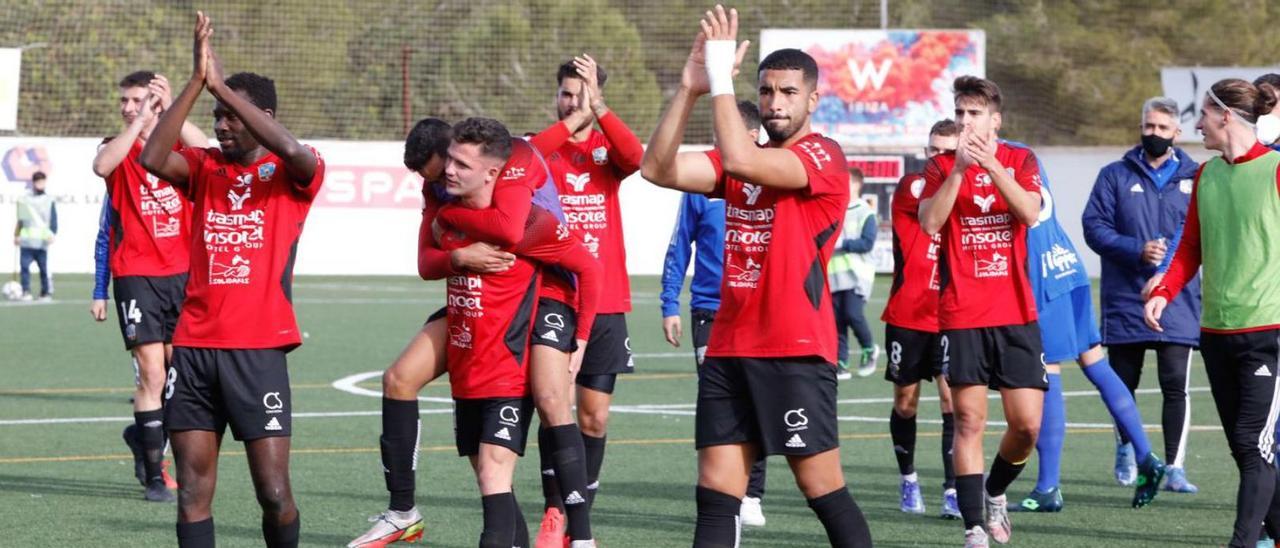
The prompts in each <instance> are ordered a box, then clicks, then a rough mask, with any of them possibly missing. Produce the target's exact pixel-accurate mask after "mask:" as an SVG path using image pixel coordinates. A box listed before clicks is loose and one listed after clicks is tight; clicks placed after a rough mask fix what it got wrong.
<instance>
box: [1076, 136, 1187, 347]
mask: <svg viewBox="0 0 1280 548" xmlns="http://www.w3.org/2000/svg"><path fill="white" fill-rule="evenodd" d="M1174 154H1176V155H1177V156H1176V157H1177V159H1178V165H1179V167H1178V171H1177V172H1176V173H1175V174H1174V176H1173V179H1172V180H1170V181H1169V183H1168V184H1166V185H1165V186H1164V188H1163V189H1160V190H1157V189H1156V186H1155V182H1154V181H1153V175H1152V174H1151V168H1150V167H1149V166H1147V164H1146V161H1145V160H1144V159H1143V153H1142V147H1141V146H1137V147H1134V148H1133V149H1132V150H1130V151H1129V152H1127V153H1125V155H1124V158H1123V159H1122V160H1119V161H1116V162H1112V163H1110V164H1108V165H1107V166H1106V167H1104V168H1102V171H1101V172H1099V173H1098V180H1097V182H1096V183H1094V185H1093V192H1092V193H1091V194H1090V195H1089V203H1088V204H1087V205H1086V206H1085V208H1084V215H1083V216H1082V218H1081V221H1082V222H1083V224H1084V239H1085V242H1086V243H1088V244H1089V248H1090V249H1092V250H1094V251H1095V252H1097V253H1098V255H1101V256H1102V342H1103V344H1129V343H1140V342H1171V343H1176V344H1185V345H1189V346H1199V344H1200V277H1199V276H1197V277H1196V278H1194V279H1192V280H1191V282H1190V283H1188V284H1187V285H1186V287H1184V288H1183V289H1182V293H1181V294H1180V295H1179V296H1178V298H1176V299H1174V300H1173V302H1172V303H1169V307H1168V308H1167V309H1165V312H1164V317H1163V318H1162V320H1161V324H1162V325H1163V326H1164V333H1157V332H1155V331H1152V330H1151V329H1149V328H1147V325H1146V323H1144V322H1143V320H1142V287H1143V286H1144V285H1146V283H1147V280H1148V279H1150V278H1151V276H1153V275H1154V274H1155V273H1156V272H1157V270H1158V267H1156V266H1152V265H1149V264H1145V263H1143V262H1142V259H1141V256H1142V246H1143V245H1144V244H1145V243H1146V242H1148V241H1150V240H1155V239H1158V238H1165V239H1166V240H1168V241H1169V242H1171V244H1172V245H1170V246H1169V251H1170V253H1169V254H1168V255H1172V254H1173V252H1174V251H1175V250H1176V247H1175V246H1176V245H1177V242H1178V240H1179V239H1180V236H1181V233H1182V224H1183V222H1185V221H1186V218H1187V207H1188V206H1190V204H1191V185H1192V181H1193V180H1194V179H1195V176H1196V171H1197V170H1198V169H1199V167H1200V166H1199V164H1197V163H1196V161H1195V160H1192V159H1191V157H1190V156H1187V154H1186V153H1185V152H1183V151H1182V150H1181V149H1176V148H1175V149H1174ZM1167 262H1168V261H1167V260H1166V263H1167Z"/></svg>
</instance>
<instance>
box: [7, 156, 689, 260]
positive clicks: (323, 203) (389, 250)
mask: <svg viewBox="0 0 1280 548" xmlns="http://www.w3.org/2000/svg"><path fill="white" fill-rule="evenodd" d="M99 143H101V139H92V138H38V137H0V231H9V230H11V229H12V227H13V226H14V224H15V222H16V211H17V210H16V203H17V199H18V197H19V196H21V195H22V194H23V193H25V192H27V191H28V188H29V187H30V183H31V175H32V174H34V173H35V172H36V171H43V172H45V173H46V174H47V175H48V177H49V179H48V187H47V188H48V192H49V193H50V194H52V195H53V196H54V197H55V199H56V200H57V204H58V205H57V208H58V235H57V239H56V240H55V242H54V244H53V246H52V247H51V248H50V250H49V267H50V270H52V271H53V272H54V273H55V274H57V273H90V272H93V242H94V238H95V237H96V236H97V230H98V216H99V214H100V213H101V208H102V200H103V195H104V193H105V185H104V183H103V181H102V179H101V178H99V177H98V176H97V175H94V173H93V170H92V167H91V166H92V163H93V158H94V155H95V154H96V153H97V149H98V144H99ZM307 144H309V145H311V146H313V147H315V148H316V150H318V151H320V154H321V155H322V156H323V157H324V159H325V162H326V165H327V170H328V171H327V173H326V175H325V182H324V186H323V188H322V189H321V192H320V195H319V196H318V197H317V198H316V201H315V203H314V205H313V206H312V208H311V213H310V214H309V215H308V217H307V226H306V228H305V230H303V234H302V241H301V243H300V244H299V249H298V261H297V265H296V267H295V270H294V272H295V273H296V274H329V275H378V274H387V275H408V276H412V275H416V274H417V245H418V226H419V221H420V220H421V218H422V215H421V211H422V197H421V196H422V194H421V193H422V181H421V178H419V177H418V176H417V175H416V174H414V173H411V172H409V170H407V169H405V167H404V165H403V163H402V159H403V157H404V144H403V143H401V142H391V141H381V142H351V141H309V142H308V143H307ZM701 148H705V147H701ZM621 200H622V216H623V230H624V233H625V236H626V245H627V268H628V270H629V272H630V273H631V274H660V273H661V272H662V260H663V256H664V255H665V253H666V249H667V243H668V241H669V240H670V237H671V229H672V227H673V226H674V223H675V217H676V211H677V209H678V208H679V203H680V194H679V193H678V192H675V191H671V190H666V189H662V188H658V187H655V186H653V185H651V184H648V183H646V182H645V181H643V180H642V179H640V177H639V174H636V175H633V176H632V177H630V178H629V179H627V180H626V181H625V182H624V183H623V185H622V191H621ZM0 253H5V254H7V255H3V257H6V258H7V257H16V253H17V249H16V248H15V246H14V244H13V239H12V238H0ZM15 263H16V259H12V260H4V261H0V272H13V271H14V270H16V264H15Z"/></svg>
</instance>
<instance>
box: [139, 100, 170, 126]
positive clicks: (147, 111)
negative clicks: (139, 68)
mask: <svg viewBox="0 0 1280 548" xmlns="http://www.w3.org/2000/svg"><path fill="white" fill-rule="evenodd" d="M161 112H164V106H163V103H162V99H161V97H160V96H159V95H157V94H156V92H155V91H152V92H151V93H148V94H147V98H146V99H143V100H142V108H141V109H138V117H137V118H135V119H134V121H135V122H136V123H138V124H142V125H141V126H140V127H143V128H146V127H148V126H149V125H151V123H153V122H155V120H156V119H157V118H159V117H160V113H161Z"/></svg>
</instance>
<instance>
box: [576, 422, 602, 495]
mask: <svg viewBox="0 0 1280 548" xmlns="http://www.w3.org/2000/svg"><path fill="white" fill-rule="evenodd" d="M606 437H607V436H600V437H598V438H597V437H595V436H588V435H586V434H583V435H582V448H583V450H584V451H585V452H586V455H587V504H595V502H596V491H598V490H599V489H600V468H602V467H603V466H604V444H605V438H606Z"/></svg>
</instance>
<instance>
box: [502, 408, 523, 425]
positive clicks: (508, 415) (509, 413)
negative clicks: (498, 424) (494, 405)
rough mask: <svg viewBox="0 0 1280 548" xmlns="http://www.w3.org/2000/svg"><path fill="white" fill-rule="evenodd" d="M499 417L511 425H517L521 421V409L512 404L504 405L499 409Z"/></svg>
mask: <svg viewBox="0 0 1280 548" xmlns="http://www.w3.org/2000/svg"><path fill="white" fill-rule="evenodd" d="M498 419H500V420H501V421H502V422H504V423H510V426H515V425H517V424H519V423H520V410H519V409H517V408H515V407H512V406H510V405H504V406H502V409H500V410H498Z"/></svg>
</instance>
